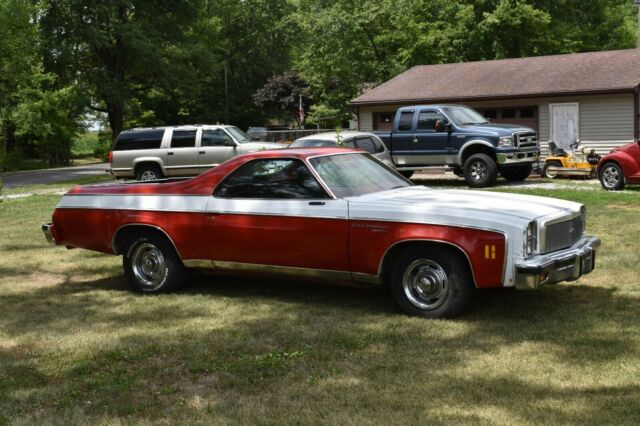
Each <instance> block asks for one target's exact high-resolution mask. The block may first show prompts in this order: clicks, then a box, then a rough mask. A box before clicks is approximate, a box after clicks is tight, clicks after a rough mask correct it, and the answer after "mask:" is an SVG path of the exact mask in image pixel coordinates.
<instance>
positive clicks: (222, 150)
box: [109, 125, 284, 180]
mask: <svg viewBox="0 0 640 426" xmlns="http://www.w3.org/2000/svg"><path fill="white" fill-rule="evenodd" d="M281 148H284V146H283V145H281V144H277V143H268V142H252V141H251V138H250V137H249V136H247V134H246V133H244V132H243V131H242V130H240V129H238V128H237V127H235V126H226V125H195V126H175V127H153V128H144V129H132V130H125V131H124V132H122V133H120V134H119V135H118V138H117V139H116V142H115V143H114V144H113V149H112V151H111V153H110V155H109V162H110V163H111V169H110V171H111V174H112V175H114V176H116V177H124V178H136V179H138V180H154V179H160V178H163V177H173V176H195V175H197V174H199V173H202V172H205V171H207V170H209V169H210V168H212V167H215V166H217V165H218V164H220V163H223V162H224V161H226V160H228V159H230V158H232V157H235V156H236V155H240V154H244V153H247V152H252V151H260V150H263V149H281Z"/></svg>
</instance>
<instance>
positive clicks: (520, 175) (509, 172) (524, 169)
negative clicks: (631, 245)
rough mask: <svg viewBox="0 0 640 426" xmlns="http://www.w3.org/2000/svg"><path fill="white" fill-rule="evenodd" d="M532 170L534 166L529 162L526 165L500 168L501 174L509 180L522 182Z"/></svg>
mask: <svg viewBox="0 0 640 426" xmlns="http://www.w3.org/2000/svg"><path fill="white" fill-rule="evenodd" d="M531 170H533V167H532V166H531V164H527V165H526V166H517V167H513V166H512V167H504V168H502V169H500V174H501V175H502V177H503V178H505V179H506V180H508V181H509V182H522V181H523V180H525V179H526V178H528V177H529V175H530V174H531Z"/></svg>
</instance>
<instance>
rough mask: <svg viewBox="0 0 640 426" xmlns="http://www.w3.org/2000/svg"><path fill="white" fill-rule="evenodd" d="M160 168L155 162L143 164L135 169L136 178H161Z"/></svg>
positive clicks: (146, 179)
mask: <svg viewBox="0 0 640 426" xmlns="http://www.w3.org/2000/svg"><path fill="white" fill-rule="evenodd" d="M162 178H163V175H162V170H160V167H158V166H157V165H155V164H143V165H141V166H139V167H138V168H137V170H136V179H137V180H141V181H148V180H158V179H162Z"/></svg>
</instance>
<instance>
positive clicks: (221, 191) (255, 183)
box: [215, 159, 328, 199]
mask: <svg viewBox="0 0 640 426" xmlns="http://www.w3.org/2000/svg"><path fill="white" fill-rule="evenodd" d="M215 195H216V196H217V197H220V198H280V199H282V198H289V199H313V198H315V199H317V198H328V196H327V194H326V192H325V191H324V190H323V189H322V187H321V186H320V184H319V183H318V181H317V180H316V178H315V177H314V176H313V175H312V174H311V172H310V171H309V169H308V168H307V166H306V165H305V164H304V163H303V162H302V161H300V160H292V159H280V160H271V159H269V160H254V161H250V162H248V163H247V164H244V165H242V166H240V168H239V169H238V170H236V171H234V172H233V173H232V174H231V175H230V176H228V177H227V178H226V179H225V180H224V181H223V182H222V183H221V184H220V186H219V187H218V189H217V190H216V194H215Z"/></svg>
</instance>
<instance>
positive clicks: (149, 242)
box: [122, 234, 186, 293]
mask: <svg viewBox="0 0 640 426" xmlns="http://www.w3.org/2000/svg"><path fill="white" fill-rule="evenodd" d="M122 266H123V268H124V274H125V276H126V277H127V281H128V282H129V285H130V286H131V288H132V289H133V290H135V291H139V292H143V293H166V292H170V291H175V290H178V289H179V288H181V287H182V286H184V283H185V280H186V271H185V267H184V265H183V264H182V261H181V260H180V257H179V256H178V254H177V253H176V251H175V249H174V248H173V245H171V243H170V242H169V241H168V240H167V239H166V238H164V237H161V236H159V235H155V234H150V235H141V236H138V237H137V238H134V239H133V240H132V242H131V243H130V244H129V245H128V247H127V251H126V252H125V254H124V256H122Z"/></svg>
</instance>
